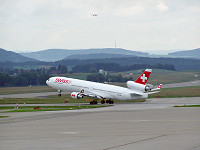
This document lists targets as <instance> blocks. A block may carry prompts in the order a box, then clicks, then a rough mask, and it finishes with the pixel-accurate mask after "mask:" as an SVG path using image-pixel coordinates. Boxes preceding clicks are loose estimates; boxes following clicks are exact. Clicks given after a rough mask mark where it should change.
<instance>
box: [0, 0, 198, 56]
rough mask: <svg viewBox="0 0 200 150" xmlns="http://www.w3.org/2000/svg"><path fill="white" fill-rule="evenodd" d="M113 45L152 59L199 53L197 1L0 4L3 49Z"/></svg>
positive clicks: (12, 0) (5, 0)
mask: <svg viewBox="0 0 200 150" xmlns="http://www.w3.org/2000/svg"><path fill="white" fill-rule="evenodd" d="M91 14H98V16H92V15H91ZM115 45H116V47H117V48H124V49H129V50H134V51H143V52H152V53H154V54H162V53H167V52H169V51H175V50H189V49H195V48H199V47H200V0H0V47H1V48H3V49H6V50H10V51H14V52H33V51H39V50H44V49H52V48H59V49H86V48H114V47H115Z"/></svg>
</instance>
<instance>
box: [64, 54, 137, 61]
mask: <svg viewBox="0 0 200 150" xmlns="http://www.w3.org/2000/svg"><path fill="white" fill-rule="evenodd" d="M124 57H134V55H131V56H130V55H122V54H106V53H99V54H77V55H70V56H68V57H66V58H64V59H80V60H87V59H106V58H124Z"/></svg>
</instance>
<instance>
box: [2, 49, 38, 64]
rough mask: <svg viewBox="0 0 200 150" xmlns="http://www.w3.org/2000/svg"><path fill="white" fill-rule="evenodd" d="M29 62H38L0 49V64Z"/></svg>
mask: <svg viewBox="0 0 200 150" xmlns="http://www.w3.org/2000/svg"><path fill="white" fill-rule="evenodd" d="M27 61H35V62H36V61H38V60H35V59H32V58H28V57H25V56H22V55H20V54H18V53H14V52H11V51H6V50H5V49H2V48H0V62H27Z"/></svg>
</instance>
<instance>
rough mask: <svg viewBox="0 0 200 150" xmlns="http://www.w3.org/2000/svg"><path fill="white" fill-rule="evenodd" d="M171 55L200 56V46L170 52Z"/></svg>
mask: <svg viewBox="0 0 200 150" xmlns="http://www.w3.org/2000/svg"><path fill="white" fill-rule="evenodd" d="M168 55H169V56H176V57H191V58H200V48H197V49H194V50H185V51H178V52H174V53H169V54H168Z"/></svg>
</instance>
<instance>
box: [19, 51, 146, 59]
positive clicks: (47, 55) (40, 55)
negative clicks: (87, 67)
mask: <svg viewBox="0 0 200 150" xmlns="http://www.w3.org/2000/svg"><path fill="white" fill-rule="evenodd" d="M102 53H104V54H120V55H129V56H148V53H144V52H138V51H131V50H126V49H122V48H102V49H79V50H68V49H48V50H42V51H37V52H31V53H21V54H22V55H23V56H26V57H29V58H35V59H38V60H41V61H58V60H62V59H64V58H66V57H68V56H70V55H79V56H80V55H83V54H84V55H86V54H102ZM73 57H74V56H73Z"/></svg>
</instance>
